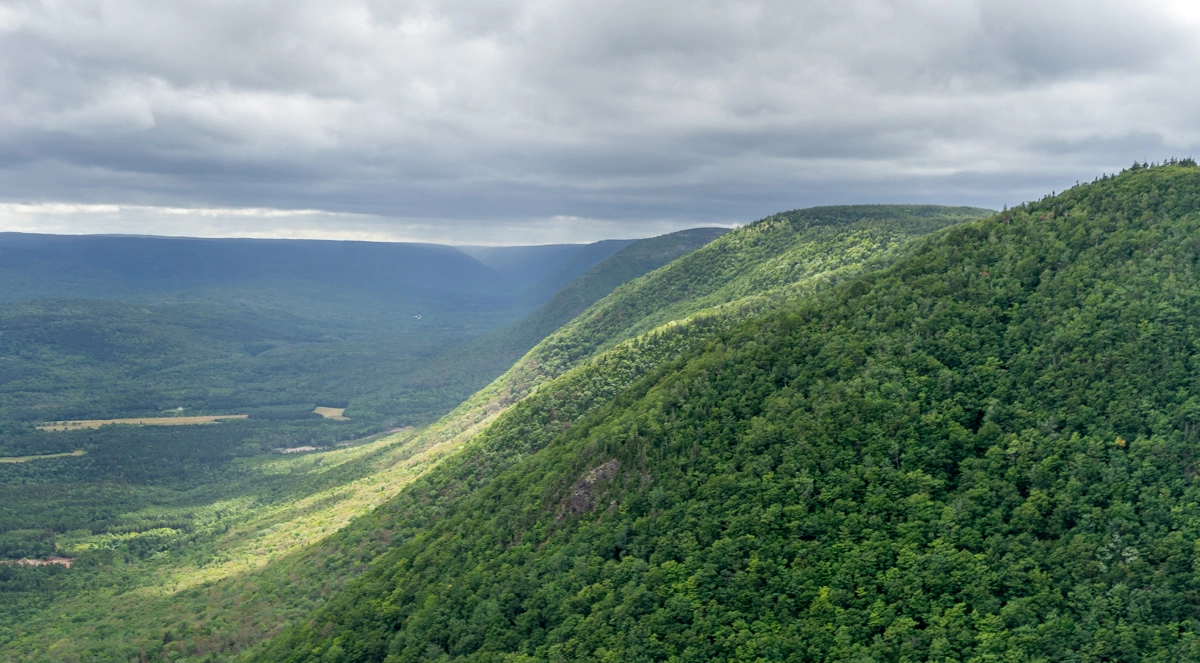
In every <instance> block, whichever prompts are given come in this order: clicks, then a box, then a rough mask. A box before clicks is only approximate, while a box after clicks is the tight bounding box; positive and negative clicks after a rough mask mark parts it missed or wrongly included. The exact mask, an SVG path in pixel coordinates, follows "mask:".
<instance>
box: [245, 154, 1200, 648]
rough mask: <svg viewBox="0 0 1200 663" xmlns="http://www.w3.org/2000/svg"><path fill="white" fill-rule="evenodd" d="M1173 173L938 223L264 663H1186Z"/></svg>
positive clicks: (460, 520)
mask: <svg viewBox="0 0 1200 663" xmlns="http://www.w3.org/2000/svg"><path fill="white" fill-rule="evenodd" d="M1198 238H1200V169H1197V168H1195V167H1189V166H1169V167H1159V168H1141V169H1137V170H1135V171H1130V172H1126V173H1124V174H1122V175H1120V176H1118V177H1115V178H1108V179H1105V180H1102V181H1099V182H1096V183H1093V184H1091V185H1086V186H1080V187H1076V188H1074V189H1072V190H1070V191H1068V192H1065V193H1063V194H1061V195H1059V196H1055V197H1051V198H1047V199H1044V200H1042V201H1039V202H1037V203H1033V204H1029V205H1024V206H1021V207H1019V208H1017V209H1014V210H1010V211H1006V212H1005V213H1002V214H999V215H995V216H993V217H991V218H989V219H987V220H984V221H981V222H976V223H970V224H967V225H963V226H956V227H954V228H950V229H948V230H946V231H944V232H942V233H940V234H939V235H938V236H937V237H935V238H933V239H931V240H930V241H928V242H926V243H923V244H922V245H920V246H919V247H916V248H915V249H913V250H911V251H909V252H908V253H907V255H906V256H905V257H904V258H903V259H901V260H899V261H897V262H896V263H895V264H894V265H893V266H891V267H889V268H887V269H883V270H879V271H874V272H869V273H867V274H865V275H863V276H861V277H859V278H856V279H853V280H851V281H849V282H847V283H844V284H842V285H840V286H838V287H836V288H833V289H830V290H826V291H824V292H822V293H818V294H817V295H816V296H813V297H807V298H801V299H798V300H795V301H793V302H791V303H789V304H788V305H787V306H785V307H783V308H782V309H781V310H778V311H775V312H771V313H768V314H766V315H763V316H760V317H757V318H754V319H752V320H749V321H747V322H745V323H744V324H742V325H740V326H738V327H737V328H736V329H734V330H732V331H729V332H726V333H723V334H722V335H721V337H720V338H719V339H717V340H714V341H713V342H712V343H710V344H709V345H708V346H707V347H706V348H705V349H704V350H703V351H701V352H697V353H695V354H693V355H692V356H691V357H690V358H689V359H687V360H686V361H684V362H681V363H679V364H673V365H670V366H668V367H666V368H664V369H662V370H660V371H658V372H656V373H654V374H652V375H650V376H649V377H647V378H644V379H642V380H641V381H639V382H638V383H637V384H636V385H635V386H634V387H632V388H630V389H627V390H625V391H623V392H622V393H621V394H620V395H619V396H618V397H617V398H616V399H615V400H614V401H613V402H611V403H610V404H608V405H605V406H602V407H601V408H599V409H598V410H596V411H593V412H592V413H591V414H589V415H587V416H586V417H584V418H583V419H582V420H580V421H578V422H576V423H575V424H574V425H572V426H570V427H569V428H567V429H566V430H564V431H562V432H561V433H558V434H556V435H555V436H554V437H553V439H551V440H550V441H549V443H548V444H547V445H546V446H545V448H544V449H543V450H542V451H541V452H539V453H536V454H533V455H531V456H528V457H527V458H525V459H523V460H521V461H520V462H519V463H517V464H516V465H515V466H514V467H513V468H512V469H511V470H509V471H507V472H504V473H502V474H501V475H500V476H499V477H498V478H496V479H495V480H493V481H491V482H489V483H488V484H486V485H484V486H482V487H481V488H480V489H479V490H477V491H474V492H466V493H464V494H462V495H461V496H459V497H457V498H451V499H450V500H449V501H448V503H447V504H445V505H443V506H442V514H443V515H442V516H441V517H440V518H438V519H436V520H434V521H431V522H430V523H429V524H428V525H427V526H426V527H424V528H421V529H416V530H413V531H412V532H411V538H408V539H406V540H403V542H401V543H399V544H398V545H396V546H394V547H393V548H392V549H391V550H390V551H389V552H388V553H387V554H386V555H385V556H384V557H383V558H381V559H380V560H378V561H377V562H376V563H375V564H374V565H373V568H372V570H371V571H370V572H369V573H368V574H367V575H365V576H364V577H363V578H361V579H360V580H359V581H357V582H355V583H353V584H351V585H350V586H348V587H347V589H346V590H345V591H344V592H343V593H342V594H340V595H339V596H337V597H335V598H334V600H332V601H331V602H330V603H329V604H327V605H326V606H325V607H324V608H323V609H322V610H321V611H320V612H319V613H318V614H317V615H315V616H314V617H313V618H312V619H311V620H309V621H308V622H307V623H306V624H304V625H303V626H302V627H301V628H298V629H295V630H293V631H291V632H290V633H288V634H287V635H285V636H284V637H282V638H280V639H278V640H277V641H276V642H275V643H273V647H272V648H271V649H268V650H265V651H264V652H262V655H261V658H262V659H263V660H327V661H339V660H385V659H386V660H389V661H410V660H411V661H416V660H439V659H440V660H459V659H462V660H480V661H485V660H486V661H492V660H495V661H499V660H621V661H649V660H678V661H685V660H696V661H700V660H706V661H707V660H813V661H819V660H831V661H832V660H895V661H901V660H946V661H951V660H955V661H1000V660H1005V661H1009V660H1011V661H1035V660H1078V661H1101V660H1106V661H1113V660H1128V661H1133V660H1159V661H1174V660H1194V659H1196V658H1197V657H1198V656H1200V621H1198V620H1200V602H1198V601H1197V598H1196V597H1197V591H1198V590H1200V586H1198V585H1197V581H1196V578H1195V574H1194V568H1195V566H1196V564H1197V562H1198V561H1200V560H1198V559H1197V552H1196V551H1197V545H1198V544H1197V542H1198V540H1200V528H1197V526H1196V524H1197V523H1198V522H1200V519H1198V518H1200V512H1198V511H1197V508H1196V504H1197V503H1200V486H1198V485H1197V480H1196V477H1197V471H1196V458H1195V453H1194V449H1195V444H1196V440H1197V437H1196V436H1197V424H1198V423H1200V422H1197V421H1196V419H1197V417H1198V416H1200V415H1198V414H1197V413H1198V412H1200V410H1198V409H1197V398H1196V397H1195V395H1194V394H1196V393H1197V389H1198V388H1200V366H1198V365H1197V363H1196V359H1195V357H1196V355H1197V351H1198V348H1197V347H1196V338H1197V336H1196V328H1195V323H1194V322H1193V321H1194V320H1195V319H1196V317H1197V315H1198V314H1200V278H1198V277H1200V273H1198V272H1197V263H1198V262H1200V239H1198Z"/></svg>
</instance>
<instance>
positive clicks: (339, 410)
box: [313, 405, 350, 421]
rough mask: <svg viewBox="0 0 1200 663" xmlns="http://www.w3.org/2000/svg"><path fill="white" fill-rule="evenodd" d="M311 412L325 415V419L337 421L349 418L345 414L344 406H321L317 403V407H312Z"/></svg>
mask: <svg viewBox="0 0 1200 663" xmlns="http://www.w3.org/2000/svg"><path fill="white" fill-rule="evenodd" d="M313 412H315V413H317V414H319V415H321V416H322V417H325V418H326V419H336V420H338V421H345V420H347V419H349V418H350V417H347V416H345V414H346V408H344V407H321V406H319V405H318V406H317V407H315V408H313Z"/></svg>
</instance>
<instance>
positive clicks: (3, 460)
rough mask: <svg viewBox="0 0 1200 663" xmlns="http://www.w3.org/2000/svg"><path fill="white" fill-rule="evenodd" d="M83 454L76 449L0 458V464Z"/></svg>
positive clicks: (80, 450)
mask: <svg viewBox="0 0 1200 663" xmlns="http://www.w3.org/2000/svg"><path fill="white" fill-rule="evenodd" d="M84 453H85V452H84V450H83V449H76V450H75V451H68V452H67V453H62V454H41V455H37V456H0V463H28V462H29V461H31V460H38V459H41V458H64V457H66V456H82V455H83V454H84Z"/></svg>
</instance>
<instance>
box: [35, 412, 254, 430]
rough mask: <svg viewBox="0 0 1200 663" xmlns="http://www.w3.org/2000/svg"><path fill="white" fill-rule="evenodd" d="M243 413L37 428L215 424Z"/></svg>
mask: <svg viewBox="0 0 1200 663" xmlns="http://www.w3.org/2000/svg"><path fill="white" fill-rule="evenodd" d="M247 416H249V415H245V414H215V415H212V416H203V417H141V418H137V419H82V420H78V421H50V422H47V423H45V424H42V425H41V426H38V427H37V428H38V430H45V431H62V430H83V429H84V428H99V427H101V426H106V425H108V424H125V425H130V426H188V425H193V424H215V423H217V422H218V421H221V420H222V419H245V418H246V417H247Z"/></svg>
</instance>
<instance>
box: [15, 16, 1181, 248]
mask: <svg viewBox="0 0 1200 663" xmlns="http://www.w3.org/2000/svg"><path fill="white" fill-rule="evenodd" d="M1197 4H1198V3H1195V2H1193V1H1192V0H1188V1H1187V2H1183V1H1181V2H1164V1H1161V0H1160V1H1159V2H1155V3H1144V2H1133V1H1128V2H1124V1H1121V2H1119V1H1112V0H1086V1H1073V0H1010V1H970V0H911V1H894V2H883V1H877V2H870V1H864V2H853V1H848V0H837V1H834V0H823V1H819V2H803V1H797V0H784V1H780V2H770V1H764V2H733V1H726V2H721V1H716V2H705V1H703V0H688V1H687V2H673V1H671V0H655V1H654V2H646V1H645V0H638V1H625V0H603V1H597V2H586V1H585V2H579V1H565V0H564V1H554V0H446V1H442V2H420V1H417V2H406V1H392V2H372V1H363V0H330V1H323V0H287V1H286V2H284V1H282V0H279V1H264V0H207V1H199V0H197V1H184V0H46V1H40V2H39V1H34V0H0V230H24V231H33V230H41V231H45V232H65V233H83V232H122V233H146V234H167V235H206V236H277V237H278V236H284V237H331V238H358V239H393V240H421V241H438V242H449V243H459V244H475V243H544V242H554V241H590V240H595V239H601V238H606V237H641V236H648V235H654V234H658V233H661V232H666V231H669V230H673V229H678V228H684V227H692V226H697V225H733V224H741V223H746V222H749V221H753V220H755V219H757V218H760V217H763V216H765V215H768V214H770V213H772V212H776V211H780V210H784V209H794V208H798V207H808V206H812V205H819V204H831V203H863V202H935V203H948V204H971V205H979V206H985V207H994V208H998V207H1000V206H1001V205H1003V204H1010V205H1011V204H1015V203H1018V202H1021V201H1023V200H1028V199H1032V198H1038V197H1041V196H1042V195H1043V194H1044V193H1048V192H1049V191H1051V190H1062V189H1063V188H1065V187H1067V186H1070V185H1071V184H1074V182H1075V181H1076V180H1090V179H1092V178H1093V177H1094V176H1096V175H1099V174H1101V173H1103V172H1112V171H1113V170H1117V169H1119V168H1121V167H1123V166H1126V165H1128V164H1129V163H1131V162H1132V161H1134V160H1161V159H1163V158H1166V157H1170V156H1200V38H1198V37H1200V9H1195V8H1193V7H1194V6H1196V5H1197Z"/></svg>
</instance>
